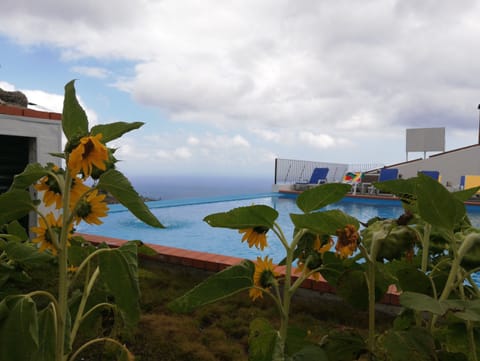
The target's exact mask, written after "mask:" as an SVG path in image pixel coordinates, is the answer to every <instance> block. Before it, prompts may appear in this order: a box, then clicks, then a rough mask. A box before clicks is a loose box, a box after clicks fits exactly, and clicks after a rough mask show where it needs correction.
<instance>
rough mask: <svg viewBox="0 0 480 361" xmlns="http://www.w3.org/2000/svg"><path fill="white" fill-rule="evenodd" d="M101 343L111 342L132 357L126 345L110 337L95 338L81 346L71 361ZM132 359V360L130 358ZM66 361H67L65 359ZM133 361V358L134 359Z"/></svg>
mask: <svg viewBox="0 0 480 361" xmlns="http://www.w3.org/2000/svg"><path fill="white" fill-rule="evenodd" d="M99 342H110V343H113V344H114V345H116V346H117V347H118V348H119V349H123V350H124V351H125V352H126V353H127V354H128V355H130V351H128V349H127V348H126V347H125V345H122V344H121V343H120V342H118V341H117V340H115V339H113V338H110V337H102V338H95V339H93V340H90V341H88V342H86V343H84V344H83V345H82V346H80V347H79V348H78V350H77V351H75V353H74V354H73V355H72V357H70V359H69V361H74V360H75V359H76V358H77V356H78V355H79V354H80V353H81V352H82V351H83V350H85V349H86V348H87V347H89V346H91V345H93V344H96V343H99ZM129 359H130V358H129ZM65 360H66V359H65ZM132 360H133V358H132Z"/></svg>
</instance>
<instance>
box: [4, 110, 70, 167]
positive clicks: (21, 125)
mask: <svg viewBox="0 0 480 361" xmlns="http://www.w3.org/2000/svg"><path fill="white" fill-rule="evenodd" d="M0 134H2V135H12V136H20V137H30V138H35V139H36V149H35V153H36V154H35V156H34V157H33V159H32V157H30V158H31V159H32V160H33V162H38V163H41V164H42V165H45V164H46V163H48V162H51V163H54V164H57V165H58V166H60V165H61V160H60V158H57V157H52V156H51V155H50V154H49V153H60V152H61V151H62V128H61V121H59V120H51V119H40V118H30V117H24V116H14V115H6V114H0Z"/></svg>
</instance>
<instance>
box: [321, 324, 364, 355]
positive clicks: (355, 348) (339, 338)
mask: <svg viewBox="0 0 480 361" xmlns="http://www.w3.org/2000/svg"><path fill="white" fill-rule="evenodd" d="M323 349H324V350H325V352H326V353H327V355H328V360H329V361H351V360H359V356H360V355H361V354H362V353H364V352H365V350H366V345H365V341H364V340H363V338H362V337H361V336H360V335H359V334H357V333H354V332H338V331H332V332H331V333H330V334H329V335H328V337H327V338H326V343H325V344H324V345H323Z"/></svg>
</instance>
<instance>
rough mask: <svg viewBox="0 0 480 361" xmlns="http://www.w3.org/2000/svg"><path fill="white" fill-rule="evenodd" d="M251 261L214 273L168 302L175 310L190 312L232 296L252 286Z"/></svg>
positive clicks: (252, 264)
mask: <svg viewBox="0 0 480 361" xmlns="http://www.w3.org/2000/svg"><path fill="white" fill-rule="evenodd" d="M254 271H255V265H254V263H253V262H251V261H248V260H244V261H242V262H241V263H239V264H237V265H234V266H231V267H228V268H226V269H224V270H223V271H220V272H218V273H215V274H214V275H212V276H210V277H209V278H207V279H206V280H205V281H203V282H202V283H200V284H199V285H197V286H195V287H194V288H193V289H191V290H190V291H188V292H187V293H186V294H184V295H183V296H181V297H179V298H177V299H176V300H174V301H172V302H171V303H170V304H169V308H170V309H171V310H173V311H175V312H190V311H192V310H194V309H195V308H197V307H200V306H203V305H206V304H209V303H213V302H216V301H219V300H221V299H224V298H226V297H229V296H232V295H234V294H236V293H238V292H240V291H243V290H246V289H249V288H250V287H252V286H253V273H254Z"/></svg>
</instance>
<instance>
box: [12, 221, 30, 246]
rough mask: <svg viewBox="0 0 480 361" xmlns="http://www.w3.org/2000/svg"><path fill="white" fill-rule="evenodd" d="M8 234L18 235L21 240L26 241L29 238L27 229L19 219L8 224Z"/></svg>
mask: <svg viewBox="0 0 480 361" xmlns="http://www.w3.org/2000/svg"><path fill="white" fill-rule="evenodd" d="M7 232H8V234H10V235H12V236H15V237H17V238H18V239H19V240H20V241H26V240H27V239H29V236H28V234H27V231H26V230H25V228H24V227H23V226H22V225H21V224H20V222H18V221H17V220H15V221H13V222H10V223H9V224H8V225H7Z"/></svg>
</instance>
